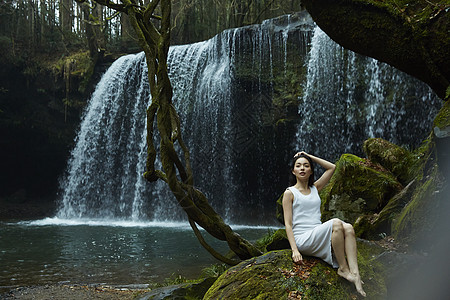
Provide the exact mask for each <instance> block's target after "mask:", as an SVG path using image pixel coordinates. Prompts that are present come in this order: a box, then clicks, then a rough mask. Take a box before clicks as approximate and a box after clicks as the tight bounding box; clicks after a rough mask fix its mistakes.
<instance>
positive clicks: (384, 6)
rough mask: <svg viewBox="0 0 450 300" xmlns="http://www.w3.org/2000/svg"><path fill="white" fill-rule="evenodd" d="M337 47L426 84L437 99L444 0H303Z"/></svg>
mask: <svg viewBox="0 0 450 300" xmlns="http://www.w3.org/2000/svg"><path fill="white" fill-rule="evenodd" d="M302 4H303V5H305V7H306V9H307V10H308V12H309V13H310V14H311V16H312V17H313V19H314V21H315V22H316V23H317V24H318V25H319V27H320V28H321V29H322V30H323V31H325V32H326V33H327V34H328V35H329V36H330V37H331V38H332V39H333V40H334V41H336V42H337V43H338V44H340V45H341V46H343V47H345V48H347V49H350V50H352V51H355V52H357V53H360V54H363V55H367V56H370V57H373V58H376V59H378V60H380V61H383V62H386V63H388V64H390V65H392V66H394V67H395V68H397V69H399V70H401V71H403V72H405V73H408V74H410V75H412V76H414V77H416V78H418V79H420V80H422V81H423V82H425V83H427V84H428V85H429V86H430V87H431V88H432V89H433V90H434V91H435V92H436V94H437V95H438V96H439V97H441V98H442V99H444V98H445V95H446V90H447V88H448V87H449V85H450V60H449V59H448V58H449V57H450V36H449V34H448V32H449V31H450V9H449V8H450V3H449V2H448V0H429V1H422V0H400V1H393V0H385V1H377V0H304V1H303V2H302Z"/></svg>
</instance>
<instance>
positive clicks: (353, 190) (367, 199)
mask: <svg viewBox="0 0 450 300" xmlns="http://www.w3.org/2000/svg"><path fill="white" fill-rule="evenodd" d="M401 189H402V185H401V184H400V183H399V182H398V181H397V180H396V179H395V177H394V176H393V175H392V174H391V173H390V172H389V171H387V170H386V169H384V168H383V167H382V166H380V165H377V164H373V163H371V162H370V161H368V160H367V159H363V158H359V157H357V156H355V155H352V154H344V155H342V156H341V158H340V159H339V161H338V162H337V163H336V171H335V174H334V175H333V178H332V179H331V181H330V183H329V184H328V187H326V188H325V189H324V190H323V191H322V193H321V198H322V220H323V221H325V220H328V219H330V218H333V217H338V218H343V219H344V220H345V221H347V222H351V223H353V222H354V221H355V220H356V219H357V217H358V216H359V215H363V214H366V213H369V212H372V213H373V212H379V211H380V210H381V209H382V208H383V207H384V206H385V205H386V203H387V202H388V201H389V199H391V198H392V197H393V196H394V195H395V194H396V193H398V192H399V191H400V190H401Z"/></svg>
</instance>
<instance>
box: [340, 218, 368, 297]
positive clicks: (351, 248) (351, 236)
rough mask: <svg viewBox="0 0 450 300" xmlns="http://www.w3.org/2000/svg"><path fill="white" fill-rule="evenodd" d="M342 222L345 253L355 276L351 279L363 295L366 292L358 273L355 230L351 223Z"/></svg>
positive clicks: (351, 271)
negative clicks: (353, 279)
mask: <svg viewBox="0 0 450 300" xmlns="http://www.w3.org/2000/svg"><path fill="white" fill-rule="evenodd" d="M342 223H343V225H342V226H343V227H344V239H345V254H346V255H347V262H348V266H349V268H350V273H351V274H352V275H353V276H354V278H355V281H353V283H354V284H355V287H356V290H357V291H358V293H360V294H361V295H363V296H365V295H366V293H365V292H364V290H363V288H362V281H361V277H360V275H359V268H358V251H357V247H356V237H355V230H354V229H353V226H352V225H351V224H348V223H344V222H342Z"/></svg>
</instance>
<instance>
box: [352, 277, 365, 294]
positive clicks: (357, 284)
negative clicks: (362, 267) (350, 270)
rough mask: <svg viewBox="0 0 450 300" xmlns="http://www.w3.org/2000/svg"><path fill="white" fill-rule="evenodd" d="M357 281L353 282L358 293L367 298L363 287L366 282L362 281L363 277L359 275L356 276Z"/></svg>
mask: <svg viewBox="0 0 450 300" xmlns="http://www.w3.org/2000/svg"><path fill="white" fill-rule="evenodd" d="M354 278H355V281H353V283H354V284H355V287H356V291H357V292H358V293H359V294H360V295H361V296H363V297H366V292H364V290H363V288H362V285H363V284H364V282H363V281H362V280H361V277H360V276H359V274H358V275H355V277H354Z"/></svg>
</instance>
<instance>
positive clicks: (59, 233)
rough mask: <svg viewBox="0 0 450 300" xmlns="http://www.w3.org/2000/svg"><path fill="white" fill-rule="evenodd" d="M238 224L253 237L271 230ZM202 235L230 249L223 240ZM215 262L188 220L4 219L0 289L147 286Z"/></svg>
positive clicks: (187, 274)
mask: <svg viewBox="0 0 450 300" xmlns="http://www.w3.org/2000/svg"><path fill="white" fill-rule="evenodd" d="M233 228H234V229H235V230H236V231H237V232H239V233H240V234H241V235H242V236H244V237H245V238H247V239H248V240H250V241H255V240H256V239H258V238H260V237H262V236H264V235H265V234H267V232H268V231H269V228H267V227H247V226H234V227H233ZM203 233H204V235H205V237H206V239H207V241H209V242H210V243H211V244H212V245H214V247H216V248H217V249H218V250H219V251H220V250H222V251H221V252H222V253H226V251H227V246H226V244H225V243H224V242H220V241H217V240H215V239H213V238H211V237H209V236H208V234H207V233H205V232H203ZM214 263H218V261H217V260H215V259H214V258H213V257H212V256H211V255H210V254H209V253H208V252H207V251H206V250H204V249H203V248H202V246H201V245H200V244H199V242H198V241H197V239H196V237H195V236H194V234H193V232H192V230H191V228H190V227H189V225H188V224H187V223H170V222H159V223H158V222H150V223H130V222H104V221H102V222H94V221H85V222H74V221H70V222H69V221H61V220H54V219H47V220H42V221H35V222H11V223H7V222H2V223H0V266H1V267H0V292H1V291H5V290H7V289H10V288H13V287H18V286H28V285H43V284H51V283H58V282H65V283H105V284H143V283H144V284H145V283H149V282H162V281H164V279H165V278H167V277H170V276H172V275H174V274H180V275H183V276H185V277H188V278H196V277H198V276H199V275H200V273H201V270H202V269H203V268H205V267H207V266H209V265H211V264H214Z"/></svg>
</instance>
